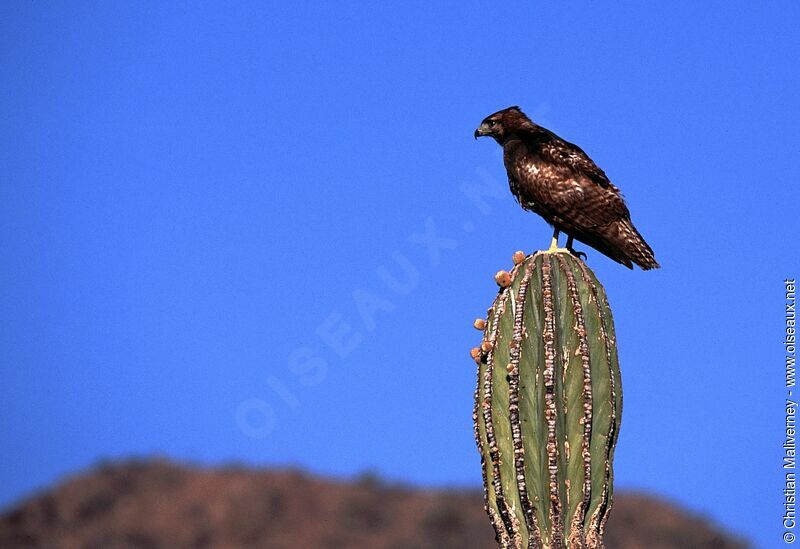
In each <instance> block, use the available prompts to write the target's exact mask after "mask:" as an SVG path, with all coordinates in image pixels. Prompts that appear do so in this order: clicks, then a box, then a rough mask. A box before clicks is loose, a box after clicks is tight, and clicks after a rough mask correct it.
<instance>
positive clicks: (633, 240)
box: [617, 219, 661, 271]
mask: <svg viewBox="0 0 800 549" xmlns="http://www.w3.org/2000/svg"><path fill="white" fill-rule="evenodd" d="M617 227H618V229H619V236H620V237H621V240H622V242H624V246H623V250H622V251H624V253H625V255H626V256H627V257H628V258H629V259H630V260H631V261H633V262H634V263H636V264H637V265H638V266H639V267H641V268H642V270H644V271H649V270H650V269H658V268H659V267H661V265H659V264H658V261H656V256H655V254H654V253H653V250H652V248H650V246H648V245H647V242H645V240H644V238H642V235H641V234H639V231H637V230H636V227H634V226H633V223H631V220H630V219H623V220H620V221H618V222H617Z"/></svg>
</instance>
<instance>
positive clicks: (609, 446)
mask: <svg viewBox="0 0 800 549" xmlns="http://www.w3.org/2000/svg"><path fill="white" fill-rule="evenodd" d="M578 265H580V269H581V272H582V274H583V279H584V280H586V281H587V282H589V283H590V286H591V288H592V297H593V299H594V301H595V303H597V308H598V310H599V312H600V317H601V319H602V322H600V333H601V337H602V340H603V344H604V346H605V351H606V357H607V363H608V364H609V374H610V375H609V378H610V379H609V385H610V392H611V397H610V404H611V418H612V421H611V423H610V426H609V430H608V437H607V439H606V445H605V451H606V456H607V457H606V460H605V479H604V482H603V495H602V500H601V504H600V505H598V506H597V510H596V511H595V513H594V515H593V516H592V526H593V527H594V528H593V530H592V531H593V532H598V533H599V534H598V535H597V537H596V539H595V536H593V539H592V540H591V543H590V540H587V544H588V545H589V546H590V547H602V535H603V533H604V530H605V523H606V520H607V519H608V515H609V512H610V511H611V505H612V500H611V481H612V479H611V466H610V464H611V461H612V459H613V457H614V456H613V453H614V446H615V445H616V439H617V429H618V423H619V422H618V421H616V418H617V414H618V411H617V405H616V403H617V395H616V386H615V381H614V370H613V368H612V367H611V364H612V362H611V349H612V347H613V346H614V341H612V339H611V337H610V336H609V333H608V329H607V326H608V325H610V319H609V318H608V317H607V314H606V313H605V310H608V302H607V301H605V296H604V298H603V299H604V302H603V303H601V302H600V299H599V296H598V294H597V288H596V286H595V284H594V280H593V276H592V275H591V274H590V272H589V269H588V268H587V267H586V265H585V264H584V263H583V262H582V261H579V262H578Z"/></svg>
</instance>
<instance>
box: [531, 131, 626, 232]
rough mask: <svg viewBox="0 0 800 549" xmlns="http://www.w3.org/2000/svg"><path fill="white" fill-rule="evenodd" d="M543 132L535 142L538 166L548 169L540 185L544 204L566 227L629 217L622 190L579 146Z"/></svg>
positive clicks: (591, 226)
mask: <svg viewBox="0 0 800 549" xmlns="http://www.w3.org/2000/svg"><path fill="white" fill-rule="evenodd" d="M542 129H544V128H542ZM544 131H545V132H546V138H545V139H541V138H540V140H538V141H539V142H538V143H536V144H535V145H534V151H535V152H536V156H537V157H538V162H539V163H541V166H540V167H539V169H540V170H546V171H549V172H550V177H547V178H546V179H548V180H549V184H547V185H544V186H541V185H540V186H539V190H540V191H541V192H543V193H544V194H545V195H546V196H544V197H542V198H544V200H543V205H544V206H545V207H546V208H547V209H548V210H550V212H551V213H552V214H553V215H554V216H555V217H557V218H559V219H560V220H562V223H563V224H564V225H565V226H566V227H568V228H572V229H573V230H576V231H580V232H584V233H585V232H588V231H592V230H596V229H598V228H600V227H604V226H606V225H608V224H609V223H611V222H614V221H617V220H620V219H628V218H630V212H629V211H628V207H627V206H626V205H625V200H624V199H623V197H622V193H621V192H620V190H619V189H618V188H617V187H615V186H614V185H613V184H612V183H611V181H610V180H609V179H608V176H607V175H606V174H605V172H604V171H603V170H601V169H600V168H599V167H598V166H597V165H596V164H595V163H594V162H593V161H592V159H591V158H589V156H588V155H587V154H586V153H585V152H583V150H582V149H581V148H580V147H578V146H577V145H573V144H572V143H569V142H567V141H564V140H563V139H561V138H559V137H558V136H556V135H555V134H553V133H552V132H550V131H547V130H544ZM525 161H527V162H537V160H533V159H530V158H528V159H527V160H523V162H525Z"/></svg>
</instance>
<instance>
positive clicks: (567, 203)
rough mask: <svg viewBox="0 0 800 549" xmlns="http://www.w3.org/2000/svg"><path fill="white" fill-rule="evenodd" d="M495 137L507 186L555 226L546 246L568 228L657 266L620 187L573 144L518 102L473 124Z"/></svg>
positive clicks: (616, 254) (613, 254)
mask: <svg viewBox="0 0 800 549" xmlns="http://www.w3.org/2000/svg"><path fill="white" fill-rule="evenodd" d="M483 136H488V137H493V138H494V139H495V141H497V142H498V143H499V144H500V146H501V147H503V163H504V164H505V166H506V171H507V172H508V183H509V186H510V187H511V192H512V193H513V194H514V196H515V197H516V199H517V201H518V202H519V204H520V205H521V206H522V207H523V208H524V209H526V210H530V211H532V212H535V213H537V214H539V215H540V216H542V217H543V218H544V219H545V221H547V222H548V223H549V224H550V225H552V226H553V228H554V232H553V240H552V243H551V244H550V251H554V250H557V249H559V248H558V235H559V233H560V232H564V233H566V234H567V250H569V251H570V253H572V254H574V255H584V256H585V254H583V253H582V252H577V251H575V250H574V249H573V247H572V241H573V239H577V240H579V241H581V242H583V243H584V244H587V245H589V246H591V247H592V248H594V249H595V250H597V251H599V252H601V253H603V254H605V255H606V256H608V257H610V258H611V259H613V260H614V261H617V262H619V263H622V264H623V265H625V266H626V267H628V268H629V269H633V264H634V263H635V264H636V265H638V266H639V267H641V268H642V269H644V270H649V269H657V268H658V267H659V264H658V263H657V262H656V258H655V256H654V255H653V250H651V249H650V246H648V245H647V242H645V241H644V238H642V235H640V234H639V231H637V230H636V227H634V226H633V223H632V222H631V214H630V212H629V211H628V207H627V206H626V205H625V201H624V200H623V198H622V193H620V191H619V189H618V188H617V187H615V186H614V185H613V184H612V183H611V181H610V180H609V179H608V177H607V176H606V174H605V173H604V172H603V170H601V169H600V168H598V167H597V165H595V163H594V162H592V159H591V158H589V156H588V155H587V154H586V153H585V152H583V150H581V148H580V147H578V146H577V145H573V144H572V143H569V142H567V141H564V140H563V139H561V138H560V137H558V136H557V135H556V134H554V133H553V132H551V131H550V130H548V129H545V128H543V127H541V126H539V125H538V124H536V123H534V122H532V121H531V119H530V118H528V117H527V116H525V113H523V112H522V111H521V110H520V108H519V107H509V108H507V109H503V110H502V111H498V112H496V113H494V114H492V115H490V116H487V117H486V118H485V119H484V120H483V122H481V125H480V126H479V127H478V129H477V130H475V139H477V138H478V137H483Z"/></svg>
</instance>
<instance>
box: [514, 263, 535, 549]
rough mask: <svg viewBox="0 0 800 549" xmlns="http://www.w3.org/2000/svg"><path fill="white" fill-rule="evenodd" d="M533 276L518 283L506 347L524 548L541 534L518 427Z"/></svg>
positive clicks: (529, 268)
mask: <svg viewBox="0 0 800 549" xmlns="http://www.w3.org/2000/svg"><path fill="white" fill-rule="evenodd" d="M532 275H533V267H532V265H530V264H529V265H528V266H527V267H526V268H525V271H524V274H523V277H522V281H521V282H520V285H519V291H518V294H517V299H516V304H515V306H514V331H513V335H512V340H511V343H510V344H509V350H510V356H511V363H510V364H509V365H508V371H509V373H510V377H509V382H508V402H509V422H510V423H511V437H512V440H513V443H514V469H515V470H516V473H517V474H516V477H517V488H518V489H519V495H520V503H521V505H522V513H523V515H524V516H525V523H526V526H527V528H528V532H529V536H530V537H529V540H528V544H529V546H532V547H539V546H540V545H541V543H542V534H541V530H540V529H539V524H538V521H537V520H536V516H535V514H534V507H533V505H532V504H531V500H530V498H529V496H528V487H527V483H526V481H525V457H524V455H525V448H524V446H523V443H522V425H521V424H520V417H519V361H520V347H521V343H522V337H523V333H524V330H523V326H524V325H523V314H524V310H525V296H526V294H527V292H528V285H529V284H530V281H531V276H532Z"/></svg>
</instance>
